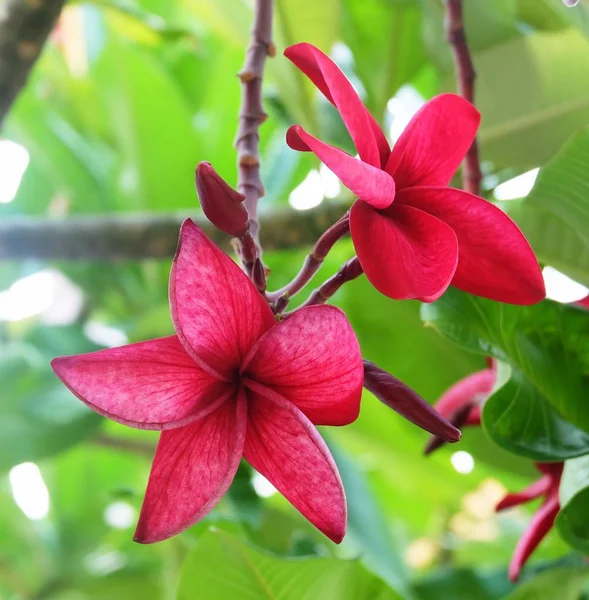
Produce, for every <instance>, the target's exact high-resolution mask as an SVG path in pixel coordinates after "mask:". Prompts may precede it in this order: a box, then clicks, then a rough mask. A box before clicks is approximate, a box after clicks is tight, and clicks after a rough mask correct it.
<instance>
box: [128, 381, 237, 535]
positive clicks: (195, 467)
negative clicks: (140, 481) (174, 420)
mask: <svg viewBox="0 0 589 600" xmlns="http://www.w3.org/2000/svg"><path fill="white" fill-rule="evenodd" d="M246 425H247V403H246V396H245V392H244V391H243V390H240V391H239V392H238V393H234V397H233V399H231V400H228V401H227V402H224V403H223V404H222V405H221V406H220V407H219V408H217V410H215V411H214V412H212V413H211V414H210V415H208V416H206V417H204V418H202V419H199V420H198V421H196V422H194V423H191V424H190V425H187V426H186V427H182V428H180V429H175V430H173V431H164V432H163V433H162V435H161V437H160V441H159V444H158V447H157V450H156V453H155V458H154V461H153V465H152V467H151V473H150V475H149V483H148V484H147V491H146V493H145V500H144V501H143V507H142V508H141V515H140V516H139V523H138V524H137V530H136V531H135V537H134V539H135V541H136V542H140V543H142V544H150V543H153V542H159V541H160V540H165V539H166V538H169V537H171V536H173V535H176V534H177V533H180V532H181V531H184V529H186V528H188V527H190V526H191V525H194V523H196V522H197V521H199V520H200V519H201V518H202V517H204V516H205V515H206V514H207V513H208V512H209V511H210V510H211V509H212V508H213V507H214V506H215V505H216V504H217V502H218V501H219V500H220V499H221V497H222V496H223V494H225V492H226V491H227V489H228V488H229V486H230V485H231V482H232V481H233V478H234V477H235V473H236V472H237V467H238V466H239V462H240V460H241V457H242V454H243V446H244V443H245V432H246Z"/></svg>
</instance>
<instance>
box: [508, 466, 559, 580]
mask: <svg viewBox="0 0 589 600" xmlns="http://www.w3.org/2000/svg"><path fill="white" fill-rule="evenodd" d="M563 466H564V463H562V462H558V463H536V468H537V469H538V470H539V471H540V472H541V473H542V474H543V475H542V477H541V478H540V479H538V480H537V481H535V482H534V483H532V485H530V486H529V487H527V488H526V489H525V490H522V491H521V492H516V493H512V494H507V496H505V498H503V500H501V502H499V504H498V505H497V507H496V510H497V511H501V510H505V509H507V508H512V507H513V506H519V505H521V504H525V503H526V502H531V501H532V500H536V499H538V498H543V499H544V500H543V502H542V504H541V506H540V507H539V508H538V510H537V511H536V512H535V513H534V516H533V517H532V520H531V521H530V523H529V525H528V527H527V528H526V530H525V531H524V533H523V535H522V536H521V538H520V540H519V542H518V543H517V546H516V547H515V550H514V552H513V556H512V557H511V562H510V563H509V578H510V579H511V581H517V580H518V579H519V576H520V573H521V570H522V568H523V566H524V564H525V563H526V561H527V560H528V558H529V557H530V556H531V554H532V552H534V550H535V549H536V548H537V547H538V546H539V545H540V542H542V540H543V539H544V538H545V537H546V536H547V535H548V532H549V531H550V530H551V529H552V526H553V525H554V520H555V519H556V515H557V514H558V511H559V510H560V502H559V499H558V489H559V487H560V479H561V477H562V469H563Z"/></svg>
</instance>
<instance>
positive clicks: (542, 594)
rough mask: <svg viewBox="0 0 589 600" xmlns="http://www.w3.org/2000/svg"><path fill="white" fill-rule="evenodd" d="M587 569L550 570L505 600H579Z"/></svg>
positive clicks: (525, 584) (526, 583)
mask: <svg viewBox="0 0 589 600" xmlns="http://www.w3.org/2000/svg"><path fill="white" fill-rule="evenodd" d="M588 576H589V569H588V568H587V567H566V568H564V567H563V568H559V569H549V570H548V571H545V572H544V573H541V574H540V575H536V577H534V578H533V579H530V580H528V581H526V582H525V583H523V584H522V585H520V586H518V588H517V589H516V590H515V591H514V592H512V593H511V594H509V596H506V597H505V599H504V600H556V599H557V598H558V600H579V597H580V596H581V591H582V589H583V584H584V583H585V581H586V579H587V577H588Z"/></svg>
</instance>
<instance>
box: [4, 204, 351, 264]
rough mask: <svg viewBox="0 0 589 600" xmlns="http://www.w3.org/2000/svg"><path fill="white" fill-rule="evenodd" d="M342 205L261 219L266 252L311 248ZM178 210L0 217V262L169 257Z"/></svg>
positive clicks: (224, 240)
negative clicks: (74, 215) (174, 211)
mask: <svg viewBox="0 0 589 600" xmlns="http://www.w3.org/2000/svg"><path fill="white" fill-rule="evenodd" d="M344 210H345V207H344V206H342V205H341V204H339V203H333V204H330V203H325V204H322V205H321V206H320V207H318V208H316V209H314V210H310V211H300V212H298V211H293V210H279V211H273V212H272V213H269V214H268V215H265V216H264V215H263V216H262V217H261V223H262V225H263V232H262V242H263V243H264V245H265V246H266V248H268V249H269V250H286V249H292V248H300V247H304V246H311V245H312V244H313V243H314V242H315V240H317V238H318V237H319V236H320V235H321V234H322V233H323V232H324V231H325V229H327V228H328V227H329V226H330V225H331V224H332V223H333V222H334V221H336V220H337V219H338V218H339V217H340V216H341V214H342V212H344ZM186 216H187V215H186V214H184V213H173V214H167V215H153V214H150V213H148V214H145V213H144V214H142V213H138V214H132V213H131V214H127V215H120V214H117V215H96V216H94V215H84V216H76V217H69V218H65V219H46V218H39V217H11V218H4V219H1V218H0V260H25V259H38V260H48V261H49V260H67V261H82V260H84V261H130V260H135V261H136V260H142V259H146V258H159V259H163V258H171V257H173V256H174V253H175V252H176V246H177V244H178V231H179V229H180V225H181V224H182V221H183V220H184V219H185V218H186ZM192 217H193V219H194V221H195V222H196V223H197V224H198V225H199V226H200V227H202V228H203V229H204V230H205V231H206V233H207V234H208V235H209V236H210V237H211V239H212V240H213V241H214V242H216V243H217V244H218V245H220V246H221V247H222V248H223V249H225V250H226V251H227V252H229V251H230V250H231V245H230V238H229V236H227V235H226V234H224V233H222V232H221V231H219V230H218V229H216V228H215V227H214V226H213V225H211V224H210V223H209V222H208V220H206V219H205V218H204V217H203V216H202V215H193V216H192Z"/></svg>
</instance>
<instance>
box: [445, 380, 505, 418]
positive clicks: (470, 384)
mask: <svg viewBox="0 0 589 600" xmlns="http://www.w3.org/2000/svg"><path fill="white" fill-rule="evenodd" d="M496 378H497V372H496V370H495V369H494V368H489V369H482V370H481V371H477V372H476V373H471V374H470V375H467V376H466V377H464V378H463V379H461V380H460V381H457V382H456V383H455V384H454V385H453V386H451V387H450V388H448V389H447V390H446V391H445V392H444V393H443V394H442V395H441V396H440V398H439V400H438V401H437V402H436V404H435V407H436V410H437V411H438V412H439V413H440V414H441V415H443V416H444V417H446V418H447V419H449V418H450V417H451V416H452V415H454V414H455V413H456V411H458V410H460V409H462V408H463V407H465V406H471V405H473V404H476V403H480V402H482V401H484V400H486V399H487V397H488V396H489V394H490V393H491V392H492V391H493V387H494V385H495V380H496Z"/></svg>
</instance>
